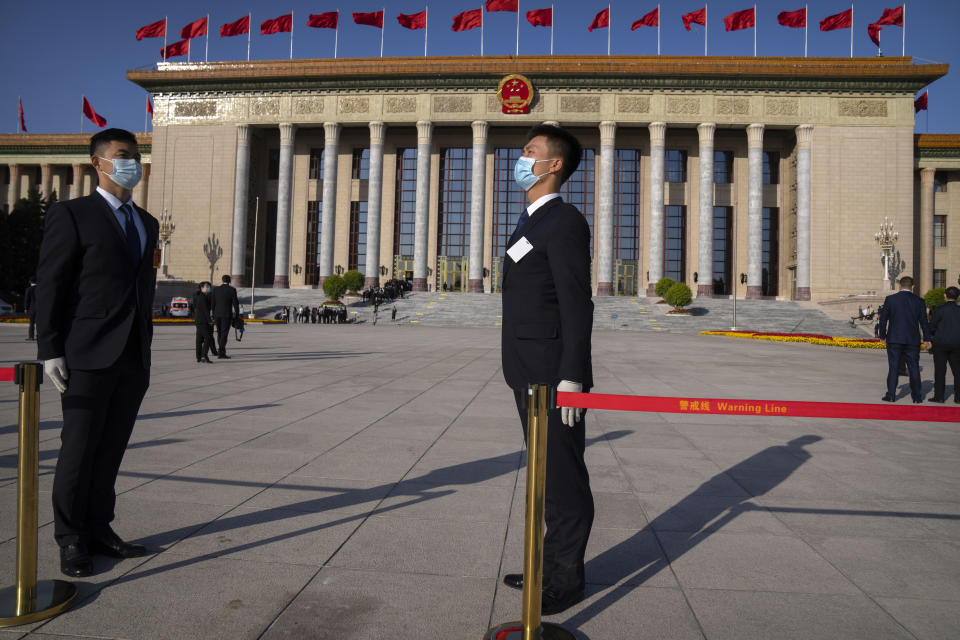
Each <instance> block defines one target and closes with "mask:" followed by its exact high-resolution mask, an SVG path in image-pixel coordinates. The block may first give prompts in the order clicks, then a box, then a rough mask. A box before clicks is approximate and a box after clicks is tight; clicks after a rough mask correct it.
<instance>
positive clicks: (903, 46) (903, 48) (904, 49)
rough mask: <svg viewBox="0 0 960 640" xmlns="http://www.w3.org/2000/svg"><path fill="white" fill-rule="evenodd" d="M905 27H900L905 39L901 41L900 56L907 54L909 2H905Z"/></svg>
mask: <svg viewBox="0 0 960 640" xmlns="http://www.w3.org/2000/svg"><path fill="white" fill-rule="evenodd" d="M902 17H903V27H902V28H901V29H900V35H901V37H902V38H903V40H902V41H901V43H900V57H901V58H902V57H903V56H905V55H907V3H906V2H904V3H903V16H902Z"/></svg>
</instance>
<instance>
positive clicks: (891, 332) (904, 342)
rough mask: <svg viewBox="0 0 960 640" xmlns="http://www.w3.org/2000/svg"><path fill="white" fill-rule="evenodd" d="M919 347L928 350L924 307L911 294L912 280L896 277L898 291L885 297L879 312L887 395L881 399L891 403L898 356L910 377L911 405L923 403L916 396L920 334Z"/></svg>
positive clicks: (921, 302)
mask: <svg viewBox="0 0 960 640" xmlns="http://www.w3.org/2000/svg"><path fill="white" fill-rule="evenodd" d="M921 331H922V332H923V347H924V348H929V347H930V327H929V325H928V324H927V305H926V304H924V302H923V298H921V297H920V296H918V295H916V294H914V293H913V278H911V277H910V276H904V277H902V278H900V291H898V292H897V293H894V294H893V295H889V296H887V298H886V300H884V301H883V308H882V309H881V310H880V339H881V340H883V341H884V342H885V343H886V345H887V364H888V371H887V394H886V395H885V396H883V398H881V400H884V401H885V402H893V401H894V400H896V398H897V365H898V363H899V362H900V357H901V356H903V359H904V360H905V361H906V363H907V372H908V373H909V374H910V396H911V397H912V398H913V401H914V403H916V404H920V403H921V402H923V396H921V395H920V346H921V340H920V337H921V336H920V332H921Z"/></svg>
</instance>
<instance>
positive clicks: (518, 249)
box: [507, 236, 533, 262]
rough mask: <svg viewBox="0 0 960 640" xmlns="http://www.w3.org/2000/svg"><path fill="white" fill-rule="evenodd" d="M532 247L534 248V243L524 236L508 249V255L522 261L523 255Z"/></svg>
mask: <svg viewBox="0 0 960 640" xmlns="http://www.w3.org/2000/svg"><path fill="white" fill-rule="evenodd" d="M531 249H533V245H532V244H530V241H529V240H527V237H526V236H524V237H522V238H520V239H519V240H517V242H516V243H515V244H514V245H513V246H512V247H510V248H509V249H507V255H508V256H510V258H511V259H512V260H513V261H514V262H520V260H521V259H522V258H523V256H525V255H527V254H528V253H530V250H531Z"/></svg>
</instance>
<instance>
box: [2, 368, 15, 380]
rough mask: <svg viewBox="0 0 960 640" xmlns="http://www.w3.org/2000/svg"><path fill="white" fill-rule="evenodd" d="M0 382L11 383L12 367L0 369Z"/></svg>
mask: <svg viewBox="0 0 960 640" xmlns="http://www.w3.org/2000/svg"><path fill="white" fill-rule="evenodd" d="M0 382H13V367H0Z"/></svg>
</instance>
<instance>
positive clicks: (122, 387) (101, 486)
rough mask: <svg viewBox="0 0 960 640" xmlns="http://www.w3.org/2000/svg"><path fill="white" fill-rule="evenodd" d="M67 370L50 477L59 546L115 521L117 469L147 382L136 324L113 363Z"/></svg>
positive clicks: (82, 539) (78, 540) (87, 537)
mask: <svg viewBox="0 0 960 640" xmlns="http://www.w3.org/2000/svg"><path fill="white" fill-rule="evenodd" d="M69 365H70V363H69V362H68V363H67V366H68V367H69ZM69 374H70V377H69V379H68V380H67V390H66V391H65V392H64V393H63V394H62V395H61V397H60V401H61V404H62V407H63V428H62V429H61V431H60V455H59V457H58V458H57V469H56V472H55V474H54V477H53V518H54V530H53V532H54V537H55V538H56V540H57V543H58V544H59V545H60V546H66V545H68V544H76V543H81V542H82V543H86V542H89V541H90V539H91V538H93V537H96V536H98V535H100V534H101V532H104V531H106V530H108V529H109V526H110V522H112V521H113V517H114V513H113V511H114V506H115V505H116V500H117V498H116V492H115V490H114V485H115V483H116V480H117V472H118V471H119V470H120V463H121V461H122V460H123V454H124V452H125V451H126V449H127V442H128V441H129V440H130V433H131V432H132V431H133V425H134V423H135V422H136V419H137V412H138V411H139V410H140V403H141V402H142V401H143V396H144V395H145V394H146V392H147V387H149V386H150V370H149V369H144V367H143V362H142V359H141V357H140V344H139V336H138V330H137V329H136V327H134V329H132V330H131V332H130V337H129V338H128V339H127V345H126V347H125V348H124V350H123V353H122V354H121V355H120V358H119V359H118V360H117V361H116V362H115V363H114V364H113V366H110V367H107V368H106V369H96V370H83V369H75V368H72V367H71V368H69Z"/></svg>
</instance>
